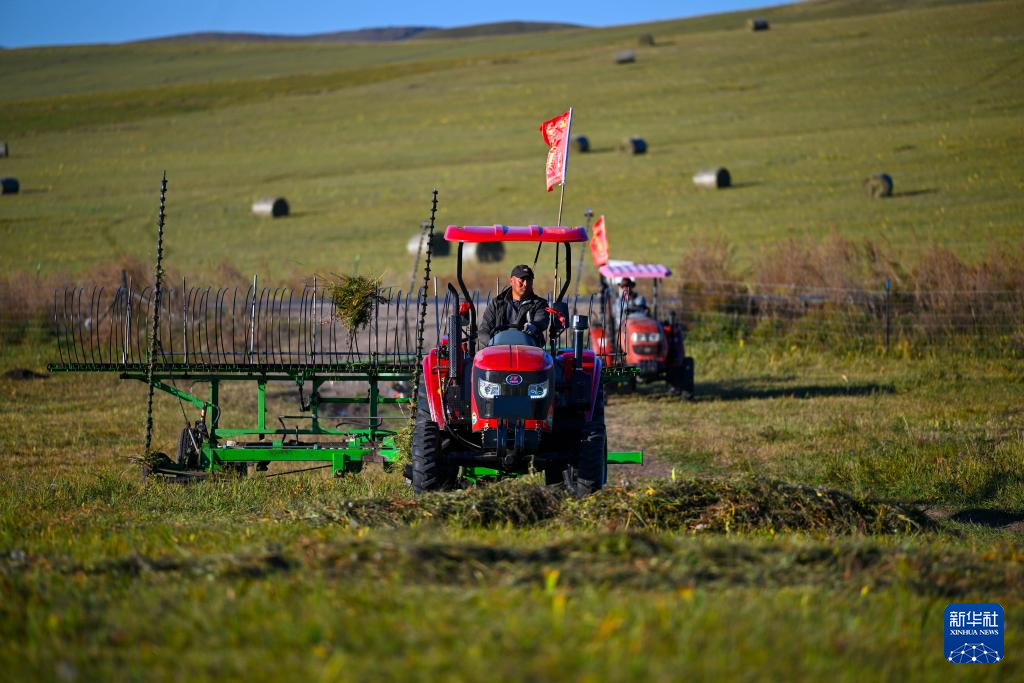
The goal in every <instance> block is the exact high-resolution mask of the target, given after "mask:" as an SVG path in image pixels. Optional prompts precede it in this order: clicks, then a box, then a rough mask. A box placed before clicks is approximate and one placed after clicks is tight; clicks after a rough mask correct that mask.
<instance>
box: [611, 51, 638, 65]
mask: <svg viewBox="0 0 1024 683" xmlns="http://www.w3.org/2000/svg"><path fill="white" fill-rule="evenodd" d="M635 61H636V53H635V52H633V51H632V50H623V51H622V52H617V53H616V54H615V63H616V64H632V63H633V62H635Z"/></svg>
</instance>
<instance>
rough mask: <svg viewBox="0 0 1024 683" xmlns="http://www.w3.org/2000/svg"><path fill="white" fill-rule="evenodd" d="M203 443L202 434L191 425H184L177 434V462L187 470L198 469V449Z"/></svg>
mask: <svg viewBox="0 0 1024 683" xmlns="http://www.w3.org/2000/svg"><path fill="white" fill-rule="evenodd" d="M202 443H203V436H202V434H199V433H198V430H196V429H193V428H192V427H185V428H184V429H182V430H181V434H180V435H179V436H178V451H177V463H178V466H179V467H184V468H185V469H187V470H197V469H199V449H198V447H199V446H201V445H202Z"/></svg>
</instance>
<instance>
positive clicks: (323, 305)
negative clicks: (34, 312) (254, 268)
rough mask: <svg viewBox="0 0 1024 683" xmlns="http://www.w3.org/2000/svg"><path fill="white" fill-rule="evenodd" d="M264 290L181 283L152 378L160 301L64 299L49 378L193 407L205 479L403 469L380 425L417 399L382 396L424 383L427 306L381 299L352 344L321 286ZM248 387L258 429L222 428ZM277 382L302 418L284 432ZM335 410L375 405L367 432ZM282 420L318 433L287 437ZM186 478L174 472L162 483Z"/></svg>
mask: <svg viewBox="0 0 1024 683" xmlns="http://www.w3.org/2000/svg"><path fill="white" fill-rule="evenodd" d="M257 285H258V279H257V278H254V279H253V286H252V287H250V288H249V289H248V291H246V292H245V295H244V297H241V296H239V292H238V291H237V290H236V291H234V292H232V291H231V290H227V289H220V290H213V289H210V288H207V289H202V288H195V287H191V288H190V287H186V286H185V285H184V284H183V286H182V288H181V289H180V290H170V291H165V292H164V295H165V297H164V301H163V303H161V304H160V306H161V313H162V315H161V316H160V319H161V321H160V324H159V331H158V341H157V344H156V348H157V352H156V357H155V359H154V362H153V369H152V375H151V379H150V375H149V374H148V370H149V360H150V357H149V351H148V350H147V346H146V344H145V343H144V341H145V337H146V330H147V329H148V325H149V322H150V321H151V320H152V317H153V314H154V313H155V311H154V310H153V309H154V301H155V297H153V296H152V290H150V289H148V288H147V289H143V290H142V291H135V290H133V289H132V288H131V287H130V286H128V287H121V288H119V289H117V290H115V291H111V292H109V293H105V292H104V290H103V289H102V288H94V289H91V290H87V289H85V288H73V289H65V290H64V291H63V294H62V293H61V292H57V293H56V294H55V298H54V317H53V324H54V328H55V330H56V331H57V347H58V353H59V354H60V359H61V361H60V362H59V363H52V364H50V365H49V366H48V367H49V370H50V371H51V372H55V373H57V372H95V373H117V374H118V376H119V377H120V378H121V379H130V380H137V381H140V382H143V383H149V384H151V385H152V387H153V388H154V389H159V390H160V391H162V392H164V393H167V394H170V395H171V396H174V397H176V398H178V399H179V400H181V401H184V402H186V403H188V404H190V405H192V406H194V407H195V408H196V409H198V410H199V411H200V415H201V417H200V420H199V421H198V422H197V423H196V424H197V426H198V425H199V424H202V425H203V426H204V427H205V430H204V431H205V432H206V433H205V435H204V438H203V439H202V443H201V444H199V451H198V454H199V463H198V464H199V468H200V469H201V470H203V471H205V472H214V471H217V470H228V469H232V468H235V467H239V466H241V465H243V464H250V463H269V462H321V463H327V464H328V465H329V466H330V468H331V472H332V473H333V474H334V475H336V476H337V475H341V474H345V473H348V472H358V471H360V470H361V469H362V466H363V463H365V462H380V463H383V464H385V466H387V465H388V464H390V463H394V462H396V461H397V460H398V459H399V458H400V453H399V451H398V449H397V448H396V446H395V435H396V430H394V429H388V428H386V427H385V426H384V424H385V420H387V419H389V418H388V417H385V416H381V414H380V409H381V407H382V406H386V405H394V404H407V403H411V401H412V399H411V398H410V397H408V396H394V397H388V396H381V391H380V383H381V382H400V381H412V380H413V379H414V377H415V374H416V372H417V369H418V365H419V362H418V358H417V356H416V354H415V353H414V350H411V349H410V343H411V340H412V339H413V336H412V323H413V321H412V320H411V319H410V316H409V312H410V311H411V310H412V308H413V307H415V306H416V305H417V303H418V298H413V297H410V296H408V295H406V296H403V295H402V293H401V292H398V293H397V294H395V293H394V292H391V291H390V290H384V291H382V292H380V300H379V301H378V303H377V304H376V305H375V307H376V311H375V314H374V316H373V318H374V320H373V322H372V323H371V326H370V328H369V329H367V330H364V331H362V332H360V333H358V334H357V335H356V336H352V337H349V335H348V332H347V331H346V330H345V329H344V328H343V326H342V325H341V323H340V322H339V321H338V320H337V311H336V310H335V308H334V303H333V302H332V301H331V300H330V297H329V296H327V294H328V292H327V291H326V290H325V289H324V288H323V287H318V286H317V285H316V284H315V283H314V285H313V286H312V287H304V288H303V289H302V290H301V292H297V291H292V290H286V289H281V288H278V289H273V290H271V289H260V288H258V286H257ZM382 320H383V321H384V322H383V323H382V322H381V321H382ZM382 327H383V330H382V329H381V328H382ZM346 339H347V340H348V348H347V349H346V348H345V341H346ZM361 346H362V347H363V348H365V349H366V350H365V351H361V350H360V347H361ZM410 351H413V352H410ZM178 381H182V382H186V381H187V382H189V383H197V382H198V383H208V384H209V394H208V396H207V397H205V398H204V397H201V396H198V395H196V394H195V393H192V392H191V391H188V390H184V389H181V388H179V387H178V386H177V382H178ZM239 381H241V382H255V383H256V415H255V419H254V420H253V423H254V424H251V426H249V427H241V428H238V427H222V426H221V424H220V417H221V414H222V410H221V395H220V393H221V392H220V389H221V386H222V383H224V382H239ZM332 381H341V382H362V383H365V384H366V386H367V390H366V393H365V394H364V395H362V396H327V395H324V394H323V392H322V388H323V385H324V384H325V383H327V382H332ZM269 382H288V383H292V384H294V385H296V386H297V387H298V390H299V392H300V410H301V412H302V413H303V414H301V415H282V416H279V420H280V421H281V427H280V428H278V427H274V426H272V425H268V424H267V407H266V406H267V402H266V399H267V396H266V394H267V384H268V383H269ZM306 383H309V384H310V385H311V387H312V388H311V391H310V393H309V397H308V401H307V400H306V399H305V398H303V395H302V390H303V387H304V386H305V385H306ZM330 404H349V405H352V404H355V405H365V406H367V412H368V416H366V417H364V418H351V417H349V418H344V419H346V420H351V419H359V420H361V421H362V420H365V423H366V427H365V428H343V427H342V426H341V425H340V424H336V425H334V426H330V418H327V417H325V416H322V415H321V407H322V406H324V405H330ZM285 419H289V420H309V421H310V424H309V426H306V427H288V426H285V424H284V420H285ZM392 419H393V418H392ZM398 419H401V420H403V421H404V420H405V419H406V418H404V417H400V418H398ZM325 423H326V424H325ZM239 437H243V438H247V437H256V440H248V441H241V440H238V438H239ZM310 437H315V439H316V440H313V439H311V438H310ZM322 439H323V440H322ZM186 469H187V468H185V467H184V466H182V465H180V464H177V463H174V464H171V465H167V466H161V467H160V468H159V470H158V472H159V473H178V472H183V471H185V470H186Z"/></svg>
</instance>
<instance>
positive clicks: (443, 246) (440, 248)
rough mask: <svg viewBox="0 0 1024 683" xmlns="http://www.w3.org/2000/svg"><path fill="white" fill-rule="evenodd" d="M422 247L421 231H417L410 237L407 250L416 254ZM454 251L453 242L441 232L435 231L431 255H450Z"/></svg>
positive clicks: (406, 246)
mask: <svg viewBox="0 0 1024 683" xmlns="http://www.w3.org/2000/svg"><path fill="white" fill-rule="evenodd" d="M419 248H420V233H416V234H415V235H413V236H412V237H410V238H409V241H408V242H407V243H406V245H405V250H406V251H408V252H409V253H410V254H415V253H416V252H417V251H419ZM451 253H452V243H451V242H449V241H448V240H446V239H445V238H444V234H443V233H440V232H435V233H434V238H433V239H432V240H430V255H431V256H448V255H449V254H451Z"/></svg>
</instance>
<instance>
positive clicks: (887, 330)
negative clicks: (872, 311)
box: [885, 278, 892, 354]
mask: <svg viewBox="0 0 1024 683" xmlns="http://www.w3.org/2000/svg"><path fill="white" fill-rule="evenodd" d="M891 295H892V285H891V284H890V282H889V278H885V352H886V353H887V354H888V353H889V333H890V330H891V328H892V318H891V316H890V313H889V301H890V298H891Z"/></svg>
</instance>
